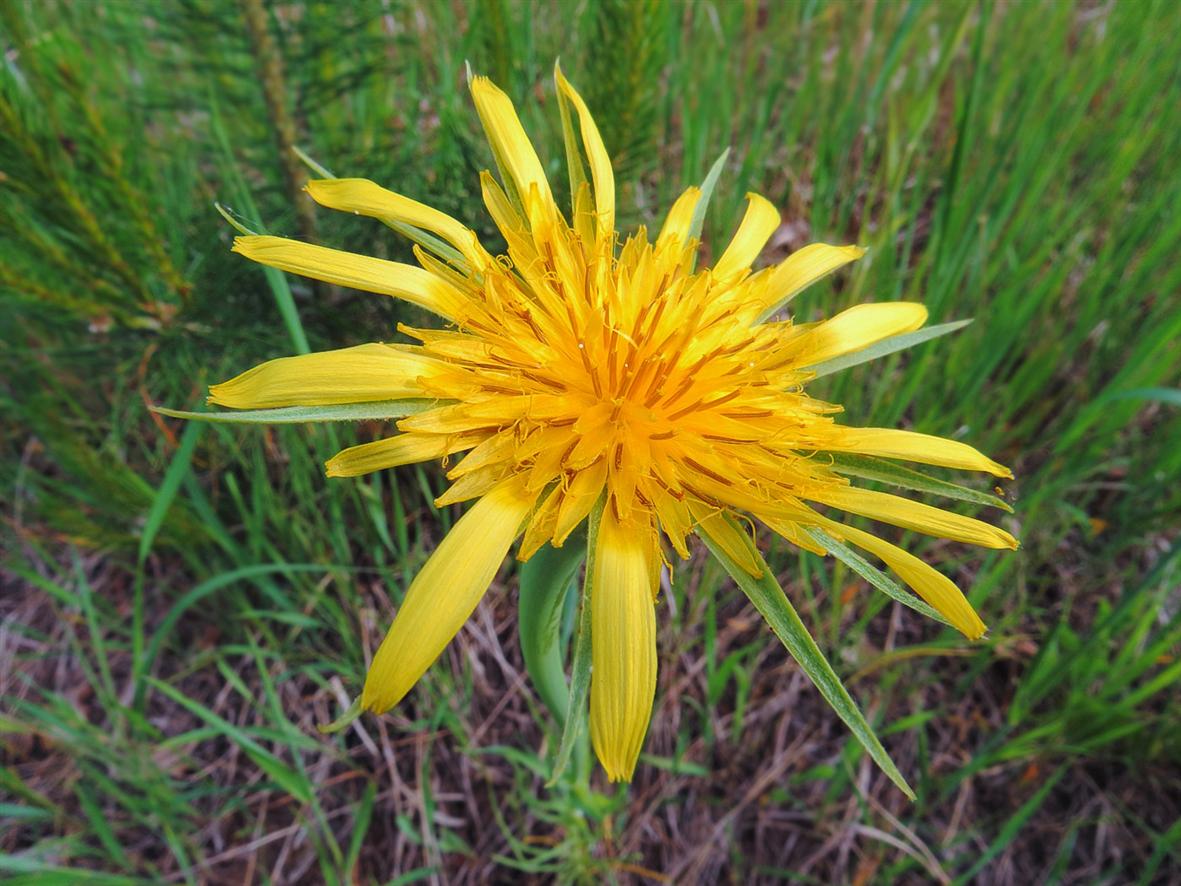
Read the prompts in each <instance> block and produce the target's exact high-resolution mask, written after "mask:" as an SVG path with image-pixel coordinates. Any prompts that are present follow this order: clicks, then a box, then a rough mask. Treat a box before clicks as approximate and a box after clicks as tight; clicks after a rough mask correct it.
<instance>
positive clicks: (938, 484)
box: [832, 453, 1013, 514]
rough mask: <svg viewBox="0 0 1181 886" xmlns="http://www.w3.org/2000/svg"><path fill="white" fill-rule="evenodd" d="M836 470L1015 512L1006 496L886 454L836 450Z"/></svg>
mask: <svg viewBox="0 0 1181 886" xmlns="http://www.w3.org/2000/svg"><path fill="white" fill-rule="evenodd" d="M832 458H833V470H835V471H836V472H837V473H838V474H844V475H845V476H847V477H860V478H861V479H862V480H877V481H879V482H881V483H889V484H890V485H891V486H899V487H901V488H902V489H913V490H914V491H915V492H929V493H931V494H932V495H942V496H944V497H946V498H955V499H959V500H960V501H967V502H971V503H972V504H977V505H984V506H985V507H990V508H1000V509H1001V510H1003V511H1008V512H1009V513H1010V514H1011V513H1013V508H1012V507H1011V506H1010V505H1009V503H1008V502H1006V501H1005V500H1004V499H1003V498H1000V497H999V496H996V495H992V494H990V493H988V492H980V491H979V490H976V489H970V488H968V487H967V486H960V485H959V484H958V483H949V482H948V481H946V480H940V479H938V478H937V477H931V476H928V475H927V474H924V473H923V472H922V471H916V470H915V469H914V468H907V467H903V466H902V465H898V464H894V462H892V461H887V460H886V459H884V458H873V457H871V456H868V455H851V454H848V453H833V457H832Z"/></svg>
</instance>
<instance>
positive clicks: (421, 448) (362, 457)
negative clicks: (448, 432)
mask: <svg viewBox="0 0 1181 886" xmlns="http://www.w3.org/2000/svg"><path fill="white" fill-rule="evenodd" d="M479 442H480V440H479V438H478V437H470V436H463V435H455V436H449V437H443V436H439V437H435V436H425V435H421V434H399V435H398V436H397V437H386V438H385V439H383V440H374V441H373V442H372V443H362V444H361V445H360V446H350V447H349V448H348V449H342V450H341V451H340V452H338V453H336V455H334V456H332V458H330V459H328V461H327V462H326V463H325V464H324V468H325V472H326V473H327V475H328V476H329V477H360V476H361V475H362V474H371V473H373V472H374V471H384V470H385V469H386V468H396V467H399V466H401V465H412V464H417V463H418V462H420V461H430V460H432V459H436V458H442V457H443V456H445V455H450V454H451V453H454V452H461V451H463V450H464V449H470V448H471V447H473V446H475V445H476V444H477V443H479Z"/></svg>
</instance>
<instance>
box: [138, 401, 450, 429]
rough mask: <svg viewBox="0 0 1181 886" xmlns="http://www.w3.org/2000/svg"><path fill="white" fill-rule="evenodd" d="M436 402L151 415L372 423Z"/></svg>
mask: <svg viewBox="0 0 1181 886" xmlns="http://www.w3.org/2000/svg"><path fill="white" fill-rule="evenodd" d="M443 405H445V404H444V403H442V402H441V401H439V400H377V401H374V402H372V403H342V404H338V405H333V406H282V407H279V408H278V409H243V410H241V411H234V412H185V411H184V410H183V409H167V408H165V407H163V406H153V407H152V412H158V413H160V414H161V415H167V416H168V417H169V418H185V419H190V420H195V421H213V422H223V423H227V424H247V425H293V424H303V423H305V422H320V421H374V420H378V421H380V420H382V419H387V418H405V417H406V416H408V415H415V414H417V413H419V412H424V411H426V410H427V409H433V408H434V407H436V406H443Z"/></svg>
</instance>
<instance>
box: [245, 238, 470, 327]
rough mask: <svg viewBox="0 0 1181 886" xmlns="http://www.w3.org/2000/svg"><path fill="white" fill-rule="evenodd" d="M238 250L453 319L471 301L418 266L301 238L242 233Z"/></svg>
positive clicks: (283, 268)
mask: <svg viewBox="0 0 1181 886" xmlns="http://www.w3.org/2000/svg"><path fill="white" fill-rule="evenodd" d="M234 252H237V253H240V254H241V255H244V256H246V257H247V258H248V259H251V260H252V261H256V262H258V263H259V264H262V265H267V266H268V267H272V268H278V269H279V270H281V271H288V272H290V273H292V274H299V275H300V276H302V277H311V278H312V279H313V280H323V281H325V282H326V283H335V284H336V285H338V286H348V287H351V288H353V289H363V290H365V291H366V292H376V293H378V294H380V295H392V296H393V297H395V298H401V299H405V300H406V301H408V302H410V303H411V304H415V305H418V306H419V307H421V308H425V309H426V310H428V311H431V312H432V313H435V314H438V315H439V316H440V317H444V318H445V319H448V320H455V319H456V318H458V317H459V316H461V315H462V313H463V305H464V303H465V302H466V301H467V299H466V298H465V297H464V295H463V293H461V292H459V290H457V289H456V288H455V287H453V286H451V285H450V284H449V283H447V282H446V281H444V280H440V279H439V278H438V277H436V276H435V275H434V274H431V273H429V272H428V271H424V270H423V269H422V268H418V267H415V266H414V265H406V264H402V263H401V262H396V261H386V260H385V259H381V258H371V257H370V256H367V255H355V254H353V253H351V252H344V251H342V250H339V249H328V248H326V247H324V246H313V245H312V244H311V243H301V242H300V241H299V240H288V239H286V238H284V237H257V236H250V237H237V238H235V240H234Z"/></svg>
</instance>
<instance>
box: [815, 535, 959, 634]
mask: <svg viewBox="0 0 1181 886" xmlns="http://www.w3.org/2000/svg"><path fill="white" fill-rule="evenodd" d="M804 531H805V532H806V533H808V535H810V536H812V538H814V539H815V540H816V543H817V544H819V545H821V546H823V547H824V549H825V550H826V551H828V552H829V553H830V554H832V555H833V556H834V557H836V558H837V559H838V560H840V561H841V562H842V563H844V564H845V565H846V566H848V567H849V568H850V569H852V570H853V571H854V572H856V573H857V574H858V575H860V576H861V577H862V578H864V579H865V580H866V581H867V582H869V583H870V584H871V585H873V586H874V587H875V588H877V589H878V590H879V591H881V592H882V593H883V594H885V595H886V596H887V597H891V598H893V599H895V600H897V601H898V602H899V603H901V604H902V605H903V606H909V607H910V608H911V609H913V610H914V611H915V612H918V613H920V614H922V615H925V616H927V618H933V619H935V621H940V622H943V624H949V622H948V621H947V619H946V618H944V617H943V616H942V615H940V614H939V613H938V612H937V611H936V610H935V609H934V608H932V607H931V606H928V605H927V604H926V603H924V602H923V601H922V600H920V599H919V598H918V597H916V596H915V595H914V594H912V593H911V592H910V591H908V590H906V588H904V587H902V585H900V584H898V582H896V581H895V580H894V579H893V578H891V577H890V576H889V575H887V574H886V573H884V572H882V570H880V569H878V568H876V567H875V566H873V565H872V564H871V563H870V562H869V561H868V560H866V559H865V558H864V557H862V556H861V555H860V554H858V553H857V552H856V551H855V550H853V549H852V548H851V547H849V546H848V545H847V544H845V543H844V542H840V541H837V540H836V539H835V538H833V537H832V536H831V535H829V534H828V533H827V532H825V531H824V530H823V529H818V528H816V527H808V526H805V527H804Z"/></svg>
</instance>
